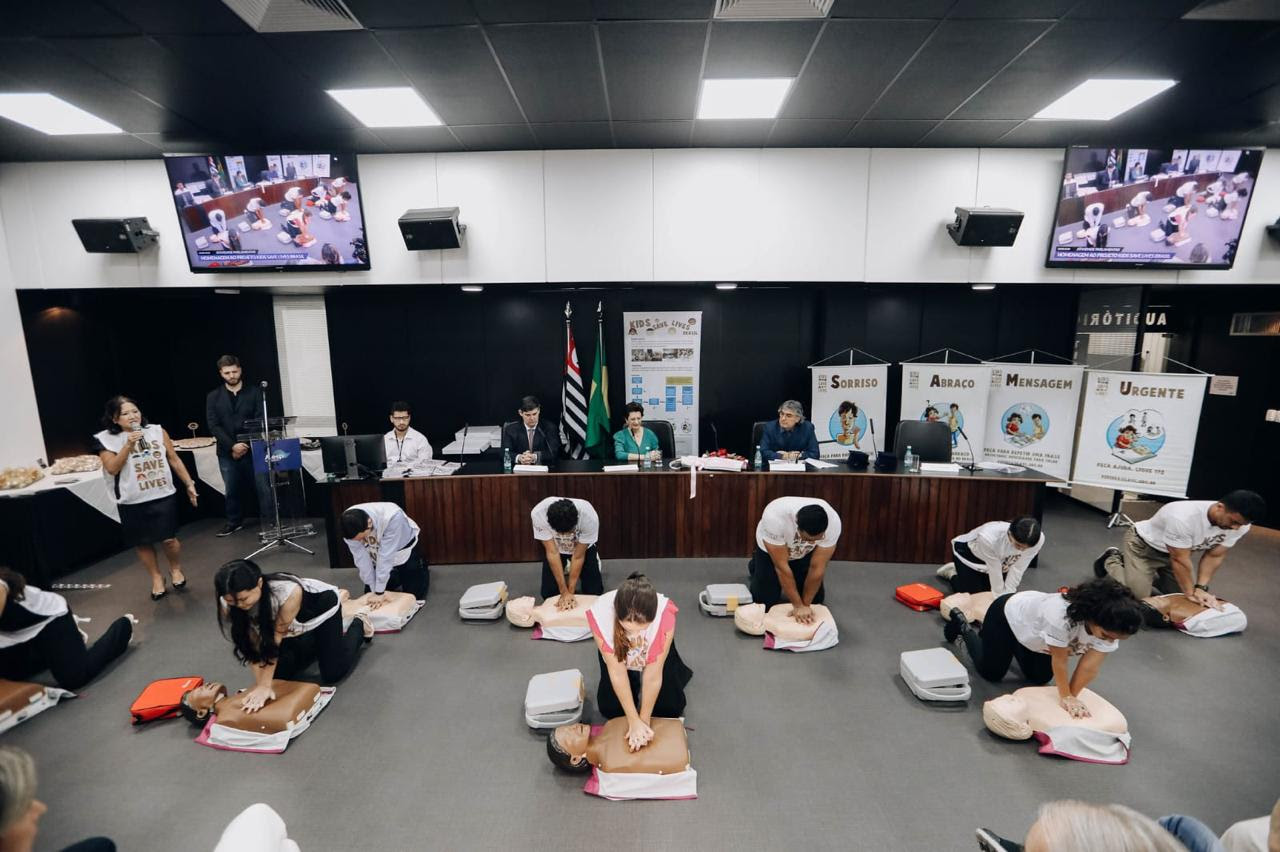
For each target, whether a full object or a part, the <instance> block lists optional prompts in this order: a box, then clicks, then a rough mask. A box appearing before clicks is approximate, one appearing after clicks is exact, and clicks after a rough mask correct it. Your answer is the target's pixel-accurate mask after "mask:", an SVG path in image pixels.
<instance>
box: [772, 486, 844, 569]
mask: <svg viewBox="0 0 1280 852" xmlns="http://www.w3.org/2000/svg"><path fill="white" fill-rule="evenodd" d="M813 505H817V506H821V507H822V510H823V511H824V512H826V513H827V530H826V532H824V533H823V534H822V538H821V539H819V540H817V541H802V540H801V539H800V530H799V527H797V526H796V513H797V512H799V511H800V510H801V509H803V508H804V507H805V506H813ZM839 538H840V516H839V515H838V514H836V510H835V509H833V508H831V504H830V503H828V502H827V501H826V500H819V499H818V498H816V497H779V498H778V499H776V500H773V501H771V502H770V503H769V505H768V506H765V507H764V514H762V515H761V516H760V523H758V524H756V545H757V546H759V548H760V549H761V550H765V549H766V548H765V545H766V544H772V545H775V546H785V547H786V548H787V559H788V560H789V561H794V560H796V559H803V558H804V557H805V556H806V555H808V554H809V552H810V551H812V550H815V549H816V548H819V547H835V546H836V541H837V540H838V539H839Z"/></svg>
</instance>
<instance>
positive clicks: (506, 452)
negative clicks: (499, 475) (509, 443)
mask: <svg viewBox="0 0 1280 852" xmlns="http://www.w3.org/2000/svg"><path fill="white" fill-rule="evenodd" d="M502 472H503V473H510V472H511V448H510V447H503V448H502Z"/></svg>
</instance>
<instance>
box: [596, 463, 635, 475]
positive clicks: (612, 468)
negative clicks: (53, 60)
mask: <svg viewBox="0 0 1280 852" xmlns="http://www.w3.org/2000/svg"><path fill="white" fill-rule="evenodd" d="M604 472H605V473H639V472H640V468H639V466H637V465H634V464H607V465H605V466H604Z"/></svg>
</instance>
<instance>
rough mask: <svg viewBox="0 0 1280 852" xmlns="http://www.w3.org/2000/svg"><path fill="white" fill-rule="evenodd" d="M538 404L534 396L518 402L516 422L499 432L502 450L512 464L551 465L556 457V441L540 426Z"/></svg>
mask: <svg viewBox="0 0 1280 852" xmlns="http://www.w3.org/2000/svg"><path fill="white" fill-rule="evenodd" d="M541 414H542V403H540V402H538V398H537V397H536V396H526V397H525V398H524V399H522V400H520V419H519V420H518V421H516V422H515V423H508V424H507V425H506V427H505V428H503V430H502V449H504V450H510V451H511V457H512V460H513V461H514V462H515V463H516V464H552V463H553V462H555V460H556V459H557V458H559V457H560V439H559V438H557V437H556V433H555V430H554V429H552V428H550V426H549V425H548V426H544V425H543V424H542V422H541V419H540V417H541Z"/></svg>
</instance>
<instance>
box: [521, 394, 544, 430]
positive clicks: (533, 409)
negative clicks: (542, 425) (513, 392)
mask: <svg viewBox="0 0 1280 852" xmlns="http://www.w3.org/2000/svg"><path fill="white" fill-rule="evenodd" d="M540 414H542V403H540V402H538V398H537V397H536V396H526V397H525V398H524V399H522V400H520V419H521V420H523V421H524V428H526V429H534V428H537V426H538V416H539V415H540Z"/></svg>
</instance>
